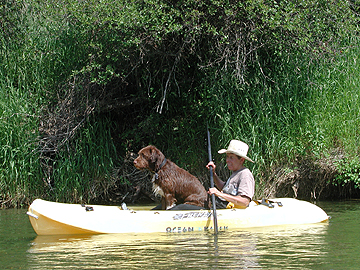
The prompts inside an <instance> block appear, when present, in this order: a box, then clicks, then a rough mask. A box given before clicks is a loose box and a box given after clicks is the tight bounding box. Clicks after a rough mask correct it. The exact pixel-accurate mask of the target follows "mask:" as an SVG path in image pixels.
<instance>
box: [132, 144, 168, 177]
mask: <svg viewBox="0 0 360 270" xmlns="http://www.w3.org/2000/svg"><path fill="white" fill-rule="evenodd" d="M138 154H139V156H138V157H137V158H136V159H135V160H134V166H135V167H136V168H137V169H139V170H145V169H147V170H150V171H152V172H155V171H156V170H158V169H159V168H160V165H161V163H162V162H163V161H164V159H165V156H164V154H163V153H161V151H160V150H159V149H157V148H156V147H155V146H153V145H148V146H146V147H144V148H143V149H141V150H140V151H139V153H138Z"/></svg>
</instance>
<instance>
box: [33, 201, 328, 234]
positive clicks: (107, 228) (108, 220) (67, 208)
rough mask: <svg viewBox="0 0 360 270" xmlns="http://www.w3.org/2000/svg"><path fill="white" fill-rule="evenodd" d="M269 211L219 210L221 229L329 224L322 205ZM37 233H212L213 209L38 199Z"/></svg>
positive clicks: (286, 205)
mask: <svg viewBox="0 0 360 270" xmlns="http://www.w3.org/2000/svg"><path fill="white" fill-rule="evenodd" d="M273 201H275V202H281V204H282V206H279V205H278V204H277V203H274V204H273V205H274V207H273V208H270V207H268V206H266V205H262V204H260V205H257V204H256V203H255V202H251V204H250V205H249V207H247V208H245V209H217V210H216V213H217V223H218V230H219V231H224V230H229V229H242V228H253V227H254V228H255V227H266V226H277V225H297V224H312V223H319V222H326V221H327V220H328V219H329V217H328V215H327V214H326V213H325V212H324V211H323V210H322V209H321V208H320V207H318V206H316V205H314V204H312V203H309V202H306V201H301V200H297V199H292V198H279V199H276V200H275V199H274V200H273ZM27 214H28V215H29V219H30V222H31V225H32V226H33V228H34V230H35V232H36V233H37V234H38V235H63V234H105V233H153V232H192V231H209V230H213V215H212V210H181V211H170V210H167V211H166V210H161V211H152V210H122V209H121V207H117V206H104V205H86V206H84V205H80V204H66V203H56V202H49V201H45V200H41V199H36V200H35V201H34V202H33V203H32V204H31V205H30V207H29V210H28V212H27Z"/></svg>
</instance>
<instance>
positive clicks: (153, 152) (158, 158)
mask: <svg viewBox="0 0 360 270" xmlns="http://www.w3.org/2000/svg"><path fill="white" fill-rule="evenodd" d="M149 154H150V163H151V164H150V168H151V169H152V170H153V171H156V170H159V169H160V165H161V163H162V162H163V161H164V158H165V156H164V154H163V153H162V152H161V151H160V150H159V149H157V148H156V147H155V146H152V147H150V149H149Z"/></svg>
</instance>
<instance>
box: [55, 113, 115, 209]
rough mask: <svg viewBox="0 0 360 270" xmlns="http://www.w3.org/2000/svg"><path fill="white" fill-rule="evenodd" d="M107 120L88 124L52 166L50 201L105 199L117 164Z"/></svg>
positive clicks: (109, 124)
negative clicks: (51, 199)
mask: <svg viewBox="0 0 360 270" xmlns="http://www.w3.org/2000/svg"><path fill="white" fill-rule="evenodd" d="M112 125H114V124H113V123H112V122H111V121H110V120H108V119H103V120H96V121H95V120H92V121H89V122H88V123H87V124H86V125H85V126H84V127H83V128H82V129H81V131H80V132H79V134H78V135H77V136H76V138H74V140H73V142H72V143H71V144H70V145H69V147H68V148H64V149H62V150H61V151H60V152H59V153H58V155H57V157H56V162H55V164H54V165H53V168H54V171H53V174H52V177H53V187H54V189H53V193H52V198H53V199H56V200H61V201H66V202H79V201H80V202H88V201H89V200H93V201H94V200H97V201H101V200H105V199H106V192H108V188H110V187H111V177H112V174H113V172H114V167H115V166H116V163H117V159H118V157H117V151H116V148H115V146H114V143H113V140H112V137H111V129H113V127H112Z"/></svg>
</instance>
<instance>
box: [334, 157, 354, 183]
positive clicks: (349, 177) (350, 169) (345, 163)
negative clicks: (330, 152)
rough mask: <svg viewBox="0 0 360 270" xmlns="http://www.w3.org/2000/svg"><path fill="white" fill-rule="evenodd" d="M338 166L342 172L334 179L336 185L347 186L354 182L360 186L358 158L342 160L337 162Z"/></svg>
mask: <svg viewBox="0 0 360 270" xmlns="http://www.w3.org/2000/svg"><path fill="white" fill-rule="evenodd" d="M337 168H338V170H339V171H340V173H339V174H338V175H337V176H336V178H335V179H334V181H333V184H334V185H342V186H345V185H347V184H349V183H352V184H354V187H355V188H360V162H359V159H358V158H346V159H343V160H340V161H339V162H338V163H337Z"/></svg>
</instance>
